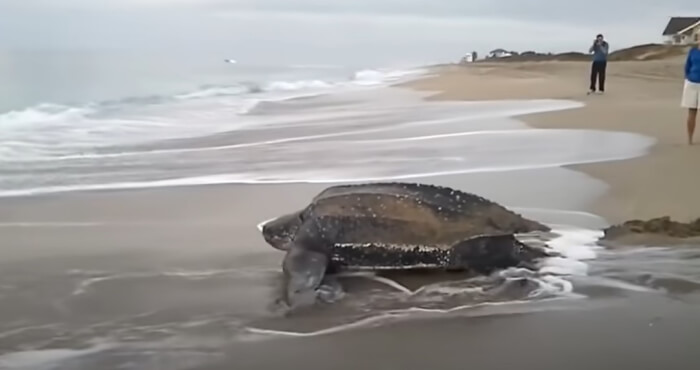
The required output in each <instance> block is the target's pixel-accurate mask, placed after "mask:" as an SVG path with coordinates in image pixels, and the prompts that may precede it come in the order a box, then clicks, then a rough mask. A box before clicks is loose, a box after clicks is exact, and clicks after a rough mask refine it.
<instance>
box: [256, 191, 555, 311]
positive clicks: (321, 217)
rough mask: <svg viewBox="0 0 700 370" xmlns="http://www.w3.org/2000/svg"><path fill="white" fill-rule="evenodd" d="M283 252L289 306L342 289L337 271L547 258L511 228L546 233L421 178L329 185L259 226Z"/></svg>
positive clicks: (482, 269) (332, 296) (496, 265)
mask: <svg viewBox="0 0 700 370" xmlns="http://www.w3.org/2000/svg"><path fill="white" fill-rule="evenodd" d="M261 229H262V234H263V237H264V239H265V241H266V242H267V243H268V244H270V245H271V246H272V247H274V248H276V249H280V250H283V251H285V252H286V256H285V258H284V261H283V263H282V267H283V271H284V275H285V280H286V281H285V284H286V286H285V290H286V292H285V295H286V303H287V304H288V305H289V306H290V307H291V308H295V307H298V306H307V305H310V304H313V303H315V302H316V300H317V299H320V300H323V301H326V302H333V301H336V300H337V299H339V298H340V297H341V296H342V295H343V290H342V287H341V286H340V284H339V283H338V282H337V280H335V279H334V278H333V275H334V273H336V272H340V271H343V270H346V271H347V270H386V269H399V270H402V269H406V270H408V269H442V270H447V271H450V270H461V271H464V270H469V271H473V272H475V273H480V274H488V273H490V272H492V271H494V270H496V269H503V268H508V267H513V266H525V267H531V266H532V265H533V263H534V262H535V261H536V260H537V259H538V258H541V257H544V256H547V255H548V254H547V252H545V251H544V250H543V249H542V248H538V247H534V246H528V245H525V244H523V243H521V242H520V241H518V240H517V239H516V238H515V235H514V234H517V233H529V232H535V231H543V232H545V231H549V230H550V229H549V227H547V226H545V225H543V224H541V223H539V222H536V221H533V220H529V219H526V218H524V217H522V216H520V215H518V214H516V213H514V212H512V211H510V210H508V209H506V208H505V207H503V206H501V205H499V204H497V203H494V202H492V201H490V200H487V199H485V198H482V197H480V196H477V195H474V194H470V193H466V192H463V191H460V190H456V189H451V188H447V187H439V186H435V185H429V184H420V183H398V182H392V183H363V184H356V185H338V186H331V187H329V188H327V189H325V190H324V191H322V192H321V193H320V194H318V195H317V196H316V197H314V198H313V199H312V201H311V203H310V204H309V205H308V206H307V207H305V208H304V209H302V210H300V211H297V212H294V213H290V214H286V215H284V216H281V217H279V218H277V219H275V220H272V221H269V222H267V223H266V224H265V225H263V226H262V228H261Z"/></svg>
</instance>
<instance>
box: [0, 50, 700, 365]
mask: <svg viewBox="0 0 700 370" xmlns="http://www.w3.org/2000/svg"><path fill="white" fill-rule="evenodd" d="M681 65H682V64H681V61H680V60H664V61H649V62H615V63H611V64H610V65H609V67H608V82H607V87H608V88H607V91H606V94H605V95H590V96H588V95H586V88H587V86H588V81H587V78H588V68H589V64H588V63H576V62H541V63H475V64H471V65H467V66H456V65H452V66H442V67H437V68H432V69H431V70H430V71H429V72H428V73H429V76H427V77H422V78H419V79H412V80H411V81H401V83H400V84H399V85H398V87H396V88H391V87H385V86H380V87H378V88H372V89H369V88H366V86H365V85H361V87H357V86H354V85H353V90H350V91H344V92H343V93H342V94H341V93H338V94H335V95H333V94H328V95H323V93H324V92H322V93H319V92H318V91H313V94H308V96H304V97H301V98H300V97H296V98H292V99H285V100H281V99H278V100H267V101H265V102H263V103H261V104H258V105H256V106H255V107H254V108H253V109H252V110H251V112H252V114H251V112H248V111H246V112H245V113H243V114H241V116H242V118H241V119H247V120H249V121H244V122H245V123H246V124H249V126H243V125H242V126H241V127H244V128H238V129H236V130H226V129H221V128H219V127H218V126H216V127H215V126H214V125H212V126H211V127H212V128H214V127H215V128H216V129H212V132H208V133H207V135H202V136H201V137H178V138H174V139H173V138H167V140H162V141H158V142H155V143H151V142H139V143H136V144H132V143H122V142H120V143H118V144H116V145H114V146H110V147H105V148H99V149H98V150H94V151H92V152H88V153H87V154H86V153H85V152H77V151H76V152H72V151H70V150H72V148H67V149H66V148H60V149H61V150H62V151H60V152H57V153H49V154H48V155H45V156H44V157H40V156H39V155H37V158H36V159H35V160H34V159H33V162H29V164H26V165H28V166H29V165H31V166H35V167H28V168H30V169H35V171H37V173H39V174H42V175H43V174H45V173H48V174H51V173H52V171H57V172H58V171H59V170H57V169H56V168H59V169H60V171H64V172H62V173H63V174H64V176H48V175H47V176H45V177H41V178H39V179H38V180H37V179H35V178H32V177H29V176H28V175H27V173H25V172H22V171H23V170H22V169H20V165H18V164H16V163H13V162H10V163H9V164H7V166H8V167H7V168H5V171H6V172H5V173H6V174H8V175H16V178H13V179H14V180H13V181H8V182H6V183H3V184H2V185H3V188H2V189H0V190H1V191H0V193H2V194H3V197H2V198H0V235H1V236H2V245H1V246H0V256H1V259H0V299H2V304H0V323H1V324H2V327H1V329H0V368H7V369H71V370H79V369H98V368H99V369H125V368H129V369H172V370H175V369H183V370H184V369H202V370H203V369H231V368H233V369H278V368H280V367H282V366H286V367H289V366H298V367H303V368H306V369H328V368H330V367H331V366H332V367H333V368H339V369H356V368H359V367H366V368H370V369H399V368H411V369H412V368H423V367H434V368H438V369H463V368H465V367H473V368H476V369H502V368H506V367H516V366H517V367H519V368H523V369H542V368H545V369H555V368H562V367H564V368H567V369H590V368H597V369H619V368H622V367H625V368H627V367H629V368H632V367H634V368H635V369H658V368H659V367H661V366H664V367H667V368H672V369H675V368H678V369H681V368H688V367H692V366H693V365H697V364H698V363H700V355H697V354H696V352H695V351H694V347H693V344H694V343H698V340H700V326H698V323H700V320H699V319H700V313H699V312H700V311H698V310H697V304H698V303H700V295H699V294H698V292H700V272H698V271H700V254H698V251H697V249H696V247H695V246H690V245H676V246H674V247H673V248H664V246H663V245H653V246H635V245H631V246H628V248H623V249H621V250H610V249H606V248H601V247H599V246H596V239H597V238H598V237H600V236H601V233H600V230H601V229H602V228H604V227H606V226H608V225H610V224H612V223H618V222H623V221H626V220H629V219H634V218H650V217H658V216H663V215H669V216H672V217H673V218H674V219H678V220H684V221H685V220H689V219H691V218H694V217H698V216H699V215H697V214H695V213H694V212H695V211H694V210H696V209H698V208H700V207H697V206H696V204H695V203H696V202H700V200H698V199H700V198H697V197H694V190H695V187H694V180H696V179H697V177H698V176H700V175H698V174H697V173H696V171H694V170H695V169H696V168H697V166H696V165H695V163H696V162H695V157H696V156H695V154H700V152H698V151H699V150H700V149H698V147H697V146H694V147H689V146H687V145H686V140H685V136H684V135H685V126H684V125H685V121H684V114H685V112H684V111H683V110H682V109H681V108H680V107H679V101H680V93H681V83H682V79H681V78H682V77H681V76H682V75H681V73H682V69H681ZM392 82H393V80H392ZM394 89H395V90H396V91H393V90H394ZM416 92H418V94H419V95H415V94H416ZM208 93H211V92H208ZM199 95H200V96H201V95H202V94H199ZM204 95H206V94H204ZM225 98H226V99H229V98H230V97H229V96H225ZM275 98H277V97H275ZM197 99H200V98H197ZM203 99H205V100H192V101H186V104H187V107H191V106H192V105H196V106H197V107H200V105H201V106H202V107H205V108H206V109H210V111H208V113H210V115H201V117H204V118H202V119H208V118H209V117H210V116H211V115H213V113H212V112H214V113H221V106H224V108H223V109H225V112H227V113H230V108H231V107H230V106H228V105H226V104H225V103H222V101H225V100H226V99H222V98H221V96H216V100H206V99H209V97H205V98H203ZM424 100H425V101H424ZM482 103H483V104H482ZM167 104H177V105H176V107H181V105H180V104H182V103H181V101H179V100H178V101H177V102H175V103H171V102H169V101H168V103H167ZM166 107H167V108H168V109H171V108H172V106H170V105H168V106H166ZM236 108H238V106H236ZM139 109H145V110H147V112H148V114H152V111H157V112H160V111H158V110H157V109H160V108H159V106H157V105H156V106H147V108H139ZM149 109H150V110H149ZM129 112H130V113H131V111H129ZM132 114H134V113H132ZM197 117H200V116H197ZM110 118H111V117H110ZM329 122H332V123H333V126H329V124H328V123H329ZM256 125H257V126H256ZM153 133H154V135H155V133H157V131H156V130H155V129H154V131H153ZM80 149H81V150H84V148H80ZM334 149H337V150H338V152H337V154H334V153H333V150H334ZM39 154H41V155H44V153H39ZM53 161H55V162H56V163H57V164H53V163H54V162H53ZM48 163H51V167H49V164H48ZM23 165H25V164H23ZM13 166H14V167H13ZM27 171H29V170H27ZM66 174H67V175H66ZM175 174H176V175H177V176H175ZM171 175H172V176H171ZM381 179H387V181H419V182H427V183H433V184H437V185H442V186H450V187H454V188H458V189H462V190H464V191H470V192H474V193H477V194H480V195H483V196H486V197H488V198H490V199H493V200H495V201H497V202H499V203H503V204H505V205H506V206H508V207H510V208H513V209H515V210H517V211H518V212H521V213H523V214H524V215H526V216H529V217H532V218H536V219H538V220H541V221H543V222H547V223H549V224H552V225H554V228H555V229H556V230H555V231H557V232H559V233H560V239H559V241H558V245H559V248H562V250H563V251H565V252H568V253H565V257H566V258H562V259H561V260H556V261H552V262H551V263H552V264H551V265H548V266H545V267H544V268H543V269H542V270H541V271H538V272H537V273H536V274H532V275H530V274H528V273H525V274H524V275H519V274H521V273H523V272H519V271H511V272H510V273H511V274H513V275H512V276H510V277H511V278H512V279H511V280H513V281H517V282H519V283H517V284H515V283H511V280H509V279H502V278H503V276H499V277H497V278H496V279H495V280H493V281H491V280H489V281H487V282H486V283H485V284H486V285H484V286H478V288H479V289H481V288H486V287H488V288H490V287H491V285H495V286H496V288H497V289H495V290H494V291H496V292H497V293H495V294H493V295H489V294H484V295H481V294H473V292H474V286H472V285H467V286H466V288H465V286H463V285H458V286H457V287H456V289H454V290H452V291H451V293H449V294H445V293H442V292H443V290H444V289H443V290H440V289H441V288H446V287H445V286H442V285H440V284H438V285H437V286H436V290H435V292H434V294H429V295H426V296H420V295H411V296H404V295H402V294H403V293H405V292H395V291H393V290H392V289H389V288H387V287H386V286H382V285H381V284H378V285H371V286H370V287H371V288H372V289H373V290H372V291H371V292H370V293H368V291H370V289H368V288H367V287H366V284H370V283H369V282H367V281H364V280H363V281H362V282H355V283H354V284H355V285H353V284H350V282H348V287H349V289H350V290H349V291H350V293H351V294H350V296H349V297H350V299H347V300H346V301H345V302H343V303H341V304H339V305H337V306H336V307H332V308H326V309H323V310H320V311H319V312H318V314H317V315H311V316H305V317H301V318H297V319H294V320H290V319H287V318H280V317H278V316H275V315H274V314H271V313H270V312H271V311H272V310H271V308H270V304H271V302H272V301H273V299H274V296H275V294H276V289H277V285H278V281H279V276H280V261H281V259H282V253H281V252H280V251H277V250H274V249H272V248H271V247H270V246H269V245H267V244H266V243H265V242H264V240H263V239H262V237H261V236H260V231H259V229H258V227H259V225H260V223H262V222H264V221H266V220H269V219H272V218H275V217H277V216H279V215H281V214H284V213H287V212H290V211H293V210H297V209H300V208H302V207H304V206H305V205H306V204H307V203H308V202H309V200H310V199H311V198H312V197H313V196H314V195H316V194H318V192H320V191H321V190H323V189H325V188H326V187H328V186H330V185H332V184H336V183H345V182H349V181H360V182H366V181H378V180H381ZM346 180H347V181H346ZM652 247H656V248H652ZM548 268H549V271H557V272H558V273H548V272H547V269H548ZM504 280H505V281H504ZM463 283H464V282H463ZM520 283H522V284H523V285H518V284H520ZM372 284H374V283H372ZM353 287H354V288H353ZM523 287H524V288H523ZM449 288H454V287H452V286H450V287H449ZM353 289H354V290H353ZM482 290H483V289H482ZM455 292H456V293H455ZM358 323H359V324H358ZM538 340H539V342H538ZM3 366H4V367H3Z"/></svg>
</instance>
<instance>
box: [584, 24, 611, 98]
mask: <svg viewBox="0 0 700 370" xmlns="http://www.w3.org/2000/svg"><path fill="white" fill-rule="evenodd" d="M609 51H610V45H608V42H607V41H605V39H604V38H603V35H601V34H599V35H597V36H596V38H595V40H593V45H591V47H590V48H589V49H588V52H589V53H593V64H592V65H591V86H590V88H589V90H588V93H589V94H593V93H595V90H596V86H595V83H596V79H597V80H598V91H600V92H601V94H602V93H604V92H605V70H606V69H607V66H608V52H609Z"/></svg>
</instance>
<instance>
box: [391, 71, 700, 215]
mask: <svg viewBox="0 0 700 370" xmlns="http://www.w3.org/2000/svg"><path fill="white" fill-rule="evenodd" d="M682 63H683V60H682V59H680V58H675V59H668V60H661V61H634V62H611V63H610V64H609V67H608V78H607V81H606V87H607V91H606V93H605V95H597V94H596V95H586V91H587V86H588V81H587V78H588V68H590V64H589V63H587V62H507V63H505V62H483V63H482V62H480V63H473V64H469V65H464V66H460V65H451V66H438V67H435V68H433V69H431V73H430V74H429V75H428V76H427V77H425V78H423V79H421V80H415V81H411V82H408V83H404V84H401V85H398V86H400V87H405V88H410V89H415V90H418V91H432V92H436V94H435V95H433V96H431V97H429V98H428V100H438V101H440V100H443V101H444V100H452V101H464V100H470V101H471V100H473V101H480V100H494V99H495V100H502V99H516V100H517V99H566V100H574V101H579V102H582V103H584V106H582V107H580V108H572V109H568V110H562V111H552V112H546V113H535V114H525V115H518V116H515V117H514V118H515V119H518V120H520V121H522V122H524V123H525V124H527V125H528V126H530V127H532V128H535V129H552V128H554V129H589V130H602V131H617V132H628V133H635V134H640V135H644V136H646V137H649V138H652V139H654V140H655V143H654V144H653V145H652V147H651V148H650V149H649V151H648V152H647V153H646V154H645V155H643V156H640V157H636V158H631V159H623V160H614V161H605V162H599V163H589V164H576V165H567V166H563V168H568V169H572V170H575V171H579V172H582V173H584V174H586V175H589V176H591V177H593V178H594V179H597V180H601V181H603V182H604V183H605V184H607V185H608V190H607V191H606V192H605V193H604V194H603V195H602V196H600V197H599V198H598V199H596V200H595V201H594V202H593V204H591V205H590V207H587V208H586V209H584V210H583V211H587V212H591V213H594V214H597V215H600V216H602V217H604V218H605V219H606V220H608V221H609V222H610V223H613V224H614V223H621V222H624V221H627V220H630V219H649V218H655V217H660V216H671V217H672V218H673V219H675V220H678V221H688V220H690V219H693V218H695V217H697V215H696V214H694V213H693V212H694V210H695V209H697V208H700V197H696V196H695V192H696V191H697V190H696V189H695V188H696V187H697V185H696V183H698V182H699V181H700V173H697V171H695V170H696V169H698V166H696V165H694V162H695V159H696V158H698V157H696V156H699V157H700V147H698V146H693V147H690V146H688V145H687V144H686V142H685V114H686V111H685V110H684V109H683V108H681V107H680V96H681V91H682V79H683V77H682V76H683V75H682V73H683V69H682V65H683V64H682ZM467 86H478V88H477V89H473V88H471V89H470V88H468V87H467Z"/></svg>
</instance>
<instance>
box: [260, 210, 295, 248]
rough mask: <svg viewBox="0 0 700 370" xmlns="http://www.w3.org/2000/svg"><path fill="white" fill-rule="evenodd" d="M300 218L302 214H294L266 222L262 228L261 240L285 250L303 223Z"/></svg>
mask: <svg viewBox="0 0 700 370" xmlns="http://www.w3.org/2000/svg"><path fill="white" fill-rule="evenodd" d="M301 216H302V212H294V213H290V214H286V215H284V216H281V217H278V218H276V219H274V220H272V221H269V222H267V223H266V224H265V225H263V227H262V234H263V238H265V241H266V242H267V243H268V244H270V245H271V246H272V247H274V248H276V249H280V250H287V248H288V245H289V243H291V242H292V240H294V236H295V235H296V233H297V230H299V226H301V223H302V222H303V220H302V217H301Z"/></svg>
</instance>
